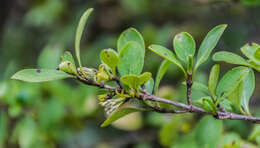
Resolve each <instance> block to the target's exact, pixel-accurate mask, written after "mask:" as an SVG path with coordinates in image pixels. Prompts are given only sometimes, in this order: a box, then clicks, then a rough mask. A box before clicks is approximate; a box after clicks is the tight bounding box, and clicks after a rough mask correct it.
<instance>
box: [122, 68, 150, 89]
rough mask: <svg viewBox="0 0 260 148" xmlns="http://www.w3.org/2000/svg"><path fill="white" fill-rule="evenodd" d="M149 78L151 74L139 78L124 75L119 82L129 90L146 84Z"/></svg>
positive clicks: (146, 73) (147, 73) (144, 74)
mask: <svg viewBox="0 0 260 148" xmlns="http://www.w3.org/2000/svg"><path fill="white" fill-rule="evenodd" d="M151 77H152V74H151V73H150V72H145V73H143V74H141V75H139V76H137V75H133V74H130V75H125V76H123V77H121V78H120V80H121V81H122V82H123V83H124V84H126V85H128V86H129V87H130V88H133V89H137V88H138V86H140V85H142V84H144V83H145V82H147V81H148V80H149V79H150V78H151Z"/></svg>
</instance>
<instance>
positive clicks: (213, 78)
mask: <svg viewBox="0 0 260 148" xmlns="http://www.w3.org/2000/svg"><path fill="white" fill-rule="evenodd" d="M219 72H220V66H219V64H216V65H214V66H213V67H212V69H211V71H210V75H209V82H208V88H209V91H210V93H211V95H213V96H214V97H215V95H216V87H217V84H218V77H219Z"/></svg>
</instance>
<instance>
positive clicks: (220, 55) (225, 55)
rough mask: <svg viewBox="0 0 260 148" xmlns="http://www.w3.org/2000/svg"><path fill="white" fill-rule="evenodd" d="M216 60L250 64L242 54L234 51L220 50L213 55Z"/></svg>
mask: <svg viewBox="0 0 260 148" xmlns="http://www.w3.org/2000/svg"><path fill="white" fill-rule="evenodd" d="M213 60H214V61H224V62H226V63H230V64H237V65H244V66H249V65H250V64H249V63H248V62H247V61H246V60H245V59H244V58H242V57H241V56H239V55H237V54H234V53H232V52H227V51H220V52H217V53H215V54H214V55H213Z"/></svg>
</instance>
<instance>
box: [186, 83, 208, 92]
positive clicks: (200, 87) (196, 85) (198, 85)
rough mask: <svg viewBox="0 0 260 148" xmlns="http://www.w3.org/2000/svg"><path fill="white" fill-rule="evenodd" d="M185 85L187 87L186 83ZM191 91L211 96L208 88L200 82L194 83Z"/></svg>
mask: <svg viewBox="0 0 260 148" xmlns="http://www.w3.org/2000/svg"><path fill="white" fill-rule="evenodd" d="M183 84H184V85H186V83H185V82H184V83H183ZM191 89H194V90H198V91H201V92H203V93H205V94H209V89H208V87H207V86H206V85H205V84H203V83H200V82H196V81H195V82H193V84H192V87H191Z"/></svg>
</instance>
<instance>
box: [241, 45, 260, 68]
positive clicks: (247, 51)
mask: <svg viewBox="0 0 260 148" xmlns="http://www.w3.org/2000/svg"><path fill="white" fill-rule="evenodd" d="M241 51H242V53H243V54H244V55H245V56H246V57H248V58H249V59H250V60H251V61H253V62H254V63H256V64H258V65H260V58H259V57H260V55H259V54H260V53H259V52H260V45H259V44H256V43H248V44H246V45H244V46H243V47H241Z"/></svg>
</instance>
